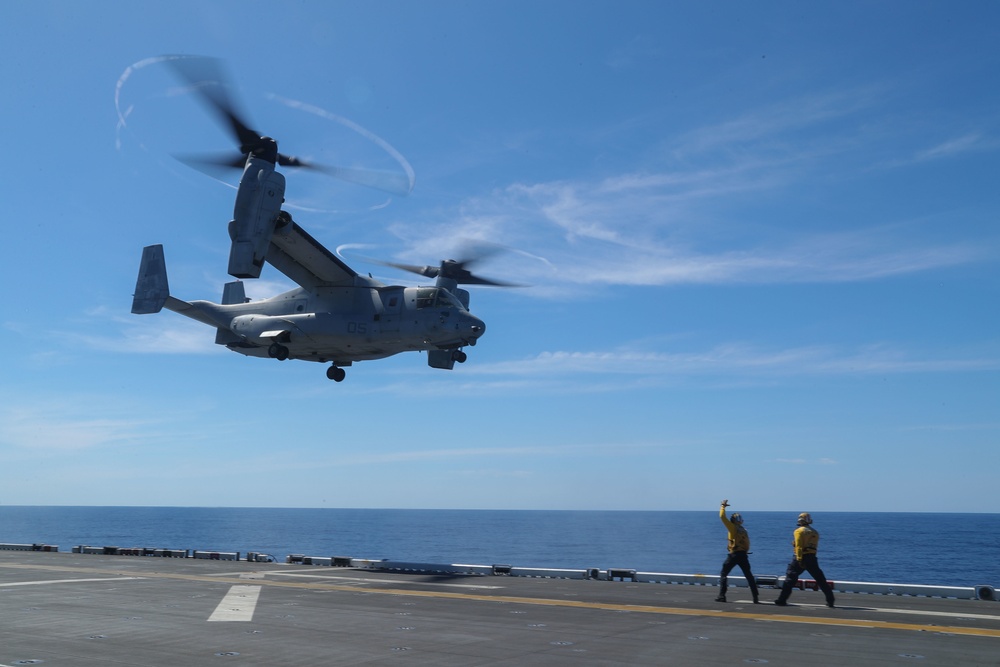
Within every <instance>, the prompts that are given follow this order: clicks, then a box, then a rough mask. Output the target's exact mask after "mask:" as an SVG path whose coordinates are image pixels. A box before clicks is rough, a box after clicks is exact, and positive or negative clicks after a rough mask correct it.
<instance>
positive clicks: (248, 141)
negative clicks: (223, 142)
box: [167, 56, 262, 155]
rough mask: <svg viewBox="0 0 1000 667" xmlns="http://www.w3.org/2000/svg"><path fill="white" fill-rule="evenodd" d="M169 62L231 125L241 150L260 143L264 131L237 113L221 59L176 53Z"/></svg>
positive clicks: (227, 123) (229, 126)
mask: <svg viewBox="0 0 1000 667" xmlns="http://www.w3.org/2000/svg"><path fill="white" fill-rule="evenodd" d="M167 62H168V63H170V65H171V66H172V67H173V68H174V71H175V72H176V73H177V74H178V76H180V77H181V78H182V79H183V80H184V81H186V82H187V83H188V84H189V85H190V86H191V87H192V88H193V89H194V90H195V91H197V92H198V94H199V97H200V98H201V100H202V102H203V103H204V104H205V105H206V106H207V107H209V109H211V110H212V111H214V112H215V113H216V114H217V115H218V116H219V118H220V119H221V120H222V122H223V125H226V126H228V128H229V130H230V131H231V133H232V135H233V137H234V138H235V139H236V142H237V143H238V144H239V146H240V152H242V153H243V154H244V155H245V154H247V153H250V152H252V151H253V150H254V148H256V147H258V146H259V145H260V143H261V139H262V137H261V134H260V133H259V132H257V131H255V130H252V129H250V127H249V126H248V125H247V124H246V122H244V121H243V119H242V118H241V117H240V115H239V114H237V113H236V105H235V104H234V103H233V101H232V100H231V99H230V97H229V93H228V92H227V91H228V89H229V88H230V85H229V82H230V80H231V79H230V77H229V76H228V74H227V73H226V72H225V69H224V66H223V63H222V61H221V60H218V59H217V58H207V57H204V56H176V57H174V58H171V59H170V60H168V61H167Z"/></svg>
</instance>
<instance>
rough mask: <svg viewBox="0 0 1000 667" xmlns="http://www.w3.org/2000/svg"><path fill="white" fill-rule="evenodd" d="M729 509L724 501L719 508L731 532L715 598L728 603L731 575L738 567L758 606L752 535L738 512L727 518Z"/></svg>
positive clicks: (723, 522)
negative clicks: (752, 567) (751, 546)
mask: <svg viewBox="0 0 1000 667" xmlns="http://www.w3.org/2000/svg"><path fill="white" fill-rule="evenodd" d="M727 507H729V501H728V500H723V501H722V507H720V508H719V518H720V519H722V524H723V525H724V526H725V527H726V530H728V531H729V555H728V556H726V560H725V561H724V562H723V563H722V573H721V574H720V575H719V588H720V590H719V597H717V598H715V601H716V602H725V601H726V590H727V589H728V588H729V573H730V572H731V571H732V569H733V568H734V567H736V566H737V565H739V566H740V569H741V570H743V576H744V577H746V580H747V584H749V585H750V592H751V593H752V594H753V603H754V604H758V600H757V580H756V579H754V576H753V572H751V571H750V558H749V556H748V554H749V553H750V535H749V534H748V533H747V531H746V528H744V527H743V517H742V516H741V515H740V514H738V513H737V512H733V513H732V515H731V516H730V517H729V518H728V519H727V518H726V508H727Z"/></svg>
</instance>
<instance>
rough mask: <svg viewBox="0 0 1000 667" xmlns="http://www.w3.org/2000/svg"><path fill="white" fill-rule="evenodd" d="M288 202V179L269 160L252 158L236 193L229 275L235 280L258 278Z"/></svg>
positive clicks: (231, 231) (230, 228) (230, 234)
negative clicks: (275, 229)
mask: <svg viewBox="0 0 1000 667" xmlns="http://www.w3.org/2000/svg"><path fill="white" fill-rule="evenodd" d="M284 201H285V177H284V176H282V175H281V174H280V173H279V172H277V171H275V170H274V165H273V164H271V163H270V162H268V161H266V160H262V159H260V158H256V157H251V158H250V159H248V160H247V166H246V168H245V169H244V170H243V178H241V179H240V187H239V190H238V191H237V193H236V206H235V208H234V209H233V221H232V222H230V223H229V236H230V238H232V240H233V244H232V247H231V248H230V250H229V274H230V275H231V276H234V277H236V278H259V277H260V270H261V268H262V267H263V266H264V259H265V258H266V257H267V249H268V246H269V245H270V244H271V235H272V234H273V233H274V225H275V221H276V220H277V217H278V213H280V212H281V205H282V203H284Z"/></svg>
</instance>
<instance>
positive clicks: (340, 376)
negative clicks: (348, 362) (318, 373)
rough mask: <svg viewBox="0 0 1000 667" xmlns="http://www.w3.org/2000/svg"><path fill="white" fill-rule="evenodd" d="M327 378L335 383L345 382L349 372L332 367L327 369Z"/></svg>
mask: <svg viewBox="0 0 1000 667" xmlns="http://www.w3.org/2000/svg"><path fill="white" fill-rule="evenodd" d="M326 377H328V378H329V379H331V380H333V381H334V382H343V381H344V378H345V377H347V372H346V371H345V370H344V369H343V368H340V367H338V366H330V367H329V368H327V369H326Z"/></svg>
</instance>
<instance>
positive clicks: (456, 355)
mask: <svg viewBox="0 0 1000 667" xmlns="http://www.w3.org/2000/svg"><path fill="white" fill-rule="evenodd" d="M451 358H452V359H454V360H455V361H457V362H458V363H460V364H464V363H465V360H466V359H468V358H469V355H467V354H466V353H465V352H462V351H461V350H455V351H454V352H452V353H451Z"/></svg>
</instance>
